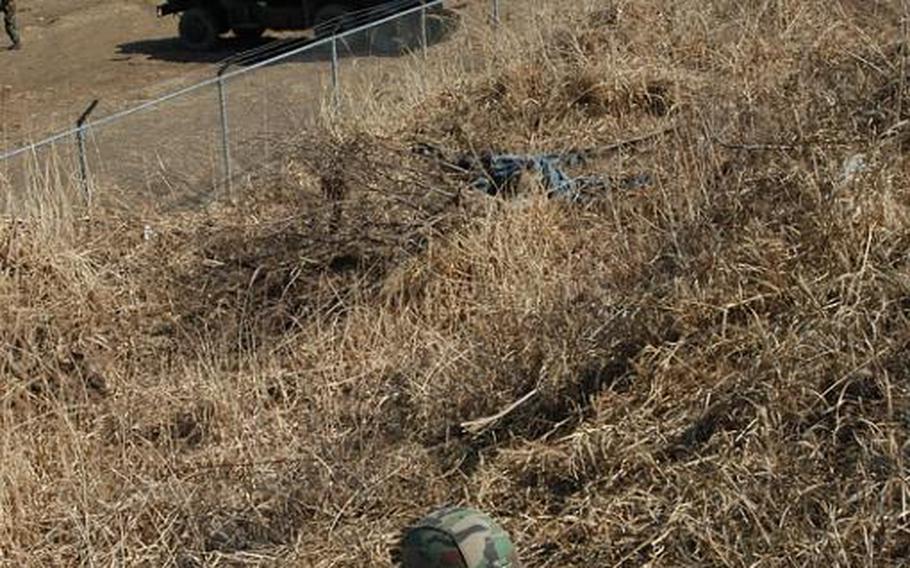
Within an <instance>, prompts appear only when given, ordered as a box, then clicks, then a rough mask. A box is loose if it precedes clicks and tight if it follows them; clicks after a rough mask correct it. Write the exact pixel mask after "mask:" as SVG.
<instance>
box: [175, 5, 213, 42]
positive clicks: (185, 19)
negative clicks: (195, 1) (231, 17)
mask: <svg viewBox="0 0 910 568" xmlns="http://www.w3.org/2000/svg"><path fill="white" fill-rule="evenodd" d="M218 27H219V26H218V21H217V20H216V19H215V16H214V15H213V14H212V13H211V12H209V11H208V10H205V9H204V8H190V9H189V10H187V11H186V12H184V13H183V15H182V16H181V17H180V41H181V42H183V45H185V46H186V47H187V48H189V49H191V50H193V51H206V50H209V49H212V48H213V47H215V44H216V43H217V41H218Z"/></svg>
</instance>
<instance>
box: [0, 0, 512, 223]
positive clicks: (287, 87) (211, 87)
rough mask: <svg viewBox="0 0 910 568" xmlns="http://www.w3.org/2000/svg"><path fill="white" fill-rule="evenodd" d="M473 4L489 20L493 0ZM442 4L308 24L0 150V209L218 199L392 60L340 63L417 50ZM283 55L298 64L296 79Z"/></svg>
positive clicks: (437, 26)
mask: <svg viewBox="0 0 910 568" xmlns="http://www.w3.org/2000/svg"><path fill="white" fill-rule="evenodd" d="M484 1H485V2H489V3H490V4H489V7H488V10H489V12H488V13H489V15H490V19H491V21H492V22H493V23H494V24H498V23H499V22H500V17H501V16H500V5H499V1H500V0H484ZM444 3H445V2H444V0H398V1H397V2H394V3H389V4H386V5H384V6H383V7H382V8H381V9H379V10H373V11H371V12H367V11H362V12H357V13H353V14H349V15H346V16H343V17H341V18H338V19H336V20H333V22H331V25H330V26H328V27H326V26H323V27H322V28H318V29H316V30H315V32H316V38H315V39H308V38H303V39H295V40H289V41H276V42H273V43H274V45H273V44H266V45H264V46H262V47H260V48H257V49H253V50H249V51H246V52H242V53H239V54H237V55H236V56H234V57H232V58H230V59H228V60H227V61H225V62H224V64H223V65H221V66H220V67H219V68H218V69H217V72H216V73H215V74H214V75H213V76H212V77H210V78H207V79H205V80H203V81H201V82H198V83H196V84H193V85H191V86H188V87H185V88H182V89H179V90H176V91H174V92H171V93H168V94H166V95H164V96H161V97H159V98H156V99H154V100H150V101H147V102H144V103H142V104H139V105H137V106H134V107H131V108H127V109H124V110H122V111H119V112H116V113H113V114H111V115H108V116H105V117H103V118H98V119H93V120H89V119H88V118H87V117H88V113H89V112H90V111H91V109H89V111H88V112H86V113H85V114H84V115H83V116H82V117H81V118H80V119H79V121H78V122H77V124H76V126H74V127H73V128H71V129H69V130H66V131H64V132H60V133H57V134H54V135H53V136H50V137H48V138H46V139H44V140H41V141H38V142H35V143H32V144H28V145H26V146H23V147H20V148H15V149H12V150H8V151H5V152H0V213H6V214H11V215H19V214H26V213H28V212H32V211H35V210H46V209H49V208H52V209H53V208H67V207H68V208H73V207H78V206H81V205H85V204H89V205H90V204H93V203H99V202H103V203H104V204H105V205H110V206H124V207H130V208H135V207H137V206H138V203H139V202H141V206H143V207H152V208H158V207H159V206H163V207H166V208H168V207H174V206H176V207H183V206H187V205H192V204H194V203H199V202H205V201H210V200H212V199H214V198H217V197H218V196H219V195H220V192H221V191H223V190H230V189H231V182H232V180H234V179H235V178H236V177H237V176H238V175H239V174H241V173H243V172H249V171H251V170H253V169H255V168H256V167H258V166H260V165H262V164H264V163H267V162H268V161H269V160H273V159H274V158H275V156H274V155H273V154H272V151H273V149H274V148H275V144H276V140H277V139H280V138H281V137H282V136H285V135H287V136H290V135H292V134H294V133H299V132H302V131H306V130H307V129H309V128H312V127H314V126H315V125H316V124H317V122H318V120H319V114H320V112H319V111H320V109H321V108H323V107H324V106H325V105H327V104H328V105H329V107H330V108H332V109H333V110H334V111H343V98H344V95H345V81H346V80H354V79H355V78H356V77H358V76H367V75H369V74H370V73H372V72H373V71H375V69H377V68H381V69H382V70H383V72H388V71H389V69H394V66H395V63H394V58H393V57H384V59H383V60H382V61H381V62H380V63H378V64H377V63H375V62H374V63H369V64H367V63H364V64H363V65H360V66H357V65H356V64H355V63H350V62H349V61H354V60H356V59H358V58H361V57H367V58H369V57H370V56H374V55H379V56H387V55H389V54H390V53H392V52H396V53H398V54H401V53H417V54H422V55H423V56H424V57H426V56H427V53H428V50H429V48H430V44H431V43H432V42H433V41H434V39H436V38H437V36H444V35H445V33H446V29H445V27H446V25H448V24H449V21H448V20H446V19H445V17H443V16H444V15H445V12H444V11H443V10H444V6H443V5H444ZM288 63H295V64H300V65H301V66H303V68H304V71H305V75H304V76H305V77H306V80H305V81H303V80H301V73H300V69H299V68H294V67H289V66H287V65H285V64H288ZM371 65H372V67H370V66H371ZM355 67H356V68H355ZM138 195H141V199H137V196H138Z"/></svg>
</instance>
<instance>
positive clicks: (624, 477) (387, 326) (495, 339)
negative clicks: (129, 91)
mask: <svg viewBox="0 0 910 568" xmlns="http://www.w3.org/2000/svg"><path fill="white" fill-rule="evenodd" d="M582 4H583V5H584V9H583V10H579V12H578V13H576V14H570V15H566V14H565V13H564V12H563V13H562V15H561V17H563V18H568V20H563V21H562V23H561V25H558V26H544V27H545V28H546V29H545V30H542V31H539V33H537V32H535V33H529V34H528V35H527V37H521V38H517V39H515V38H513V39H514V41H518V42H519V43H521V42H524V43H523V45H524V46H525V47H526V48H527V49H525V50H524V51H523V52H522V55H520V56H518V55H516V54H515V52H512V51H509V52H498V51H496V50H495V48H492V47H491V48H489V49H490V52H489V53H488V55H489V56H490V57H495V58H499V59H497V61H498V62H499V64H498V65H496V66H491V68H490V70H489V71H487V72H485V73H478V74H477V75H474V76H464V77H451V78H450V79H449V82H448V83H446V82H442V83H440V85H438V86H437V87H436V89H435V91H434V94H432V96H428V97H427V99H426V100H424V101H422V102H421V103H420V104H419V105H418V106H417V107H415V108H411V109H408V110H407V113H405V114H400V115H396V114H394V113H391V112H390V114H389V120H390V123H389V124H388V127H387V128H386V129H385V132H383V133H382V135H381V136H380V135H379V134H377V133H375V132H371V131H369V129H365V128H358V127H357V126H356V125H342V126H340V127H338V128H336V129H333V130H331V131H326V132H323V133H320V134H319V135H318V140H319V141H320V144H314V143H313V141H312V139H310V140H308V141H307V142H306V143H301V142H300V141H289V142H288V143H287V151H286V160H284V161H283V162H282V163H281V164H276V167H275V168H273V169H271V170H270V171H269V172H268V173H267V174H263V177H262V178H261V179H259V180H257V184H258V185H257V187H258V188H259V191H257V192H256V193H255V194H253V195H252V196H250V197H247V198H244V199H243V200H242V201H241V202H239V203H233V204H226V205H224V206H222V207H220V208H217V209H213V210H211V211H207V212H205V213H199V212H194V213H187V214H185V215H183V216H179V217H177V216H171V217H167V218H155V219H142V220H137V219H128V218H125V217H124V218H107V219H101V218H95V219H94V220H92V221H84V222H80V223H78V224H77V225H75V226H74V227H72V228H71V229H70V231H71V234H70V238H69V239H67V240H66V241H65V242H64V241H61V240H58V239H56V238H54V237H51V236H48V235H47V233H46V231H42V230H41V229H40V227H37V226H34V225H30V224H27V223H16V224H7V225H4V226H3V227H2V229H0V310H2V318H0V341H2V343H3V345H4V351H3V357H2V358H0V378H2V381H0V417H2V421H0V444H2V449H3V458H4V459H3V462H2V464H0V558H2V559H3V561H4V562H10V563H12V564H22V565H25V564H41V565H48V564H62V565H70V564H79V563H88V562H93V563H98V564H102V563H104V564H109V563H116V564H150V565H176V566H202V565H220V564H231V565H245V564H257V565H258V564H292V565H303V566H374V565H388V564H389V563H390V556H389V554H390V550H391V548H392V546H393V545H394V540H395V538H396V537H397V535H398V534H399V533H400V530H401V528H402V527H403V526H404V525H405V524H406V523H407V522H409V521H410V520H413V519H414V518H415V517H417V516H419V515H420V514H421V513H423V512H425V511H427V510H428V509H430V508H432V507H435V506H437V505H438V504H440V503H444V502H462V503H467V504H470V505H472V506H477V507H480V508H482V509H485V510H486V511H488V512H490V513H491V514H492V515H494V516H495V517H497V518H498V519H500V520H501V521H502V522H503V524H504V525H505V526H506V528H507V529H509V530H510V531H511V533H512V534H513V536H514V537H515V540H516V541H517V544H518V546H519V549H520V550H521V556H522V558H523V559H524V560H525V562H526V563H527V564H528V565H529V566H638V565H655V566H703V565H732V566H747V565H748V566H754V565H762V566H764V565H791V564H792V565H822V564H829V565H838V566H846V565H850V566H853V565H857V566H890V565H899V564H901V563H902V562H905V561H906V559H907V558H908V557H910V513H908V505H907V502H908V497H910V487H908V481H910V480H908V473H907V471H908V470H907V465H906V464H907V460H908V459H910V444H908V434H910V382H908V381H910V355H908V353H910V350H908V348H910V321H908V309H910V303H908V301H907V297H908V292H910V259H908V253H907V251H908V246H910V231H908V229H910V218H908V206H910V193H908V191H910V190H908V188H910V168H908V166H910V162H908V154H907V148H908V141H907V138H906V135H907V132H910V129H908V128H907V127H906V124H907V122H906V121H907V120H910V96H908V94H910V93H908V90H910V80H908V79H910V77H908V76H906V75H905V74H906V73H907V71H908V69H910V66H908V65H907V61H906V60H905V59H906V58H907V57H908V49H907V47H906V38H904V37H902V35H901V29H900V25H899V22H900V18H901V17H902V16H903V14H902V13H901V12H900V10H899V8H898V7H897V3H894V2H858V1H857V2H848V1H842V2H838V3H835V4H833V5H832V4H831V3H830V2H821V1H808V2H806V1H803V2H796V1H792V2H789V1H784V0H781V1H775V2H763V3H750V2H734V1H732V0H730V1H727V0H712V1H695V0H691V1H689V0H683V1H679V2H673V3H670V4H668V3H666V2H657V1H650V0H643V1H640V2H605V1H591V2H585V3H582ZM551 9H552V8H551ZM542 21H548V20H545V19H544V20H542ZM544 32H546V33H544ZM506 44H507V45H509V46H512V44H511V43H508V42H506ZM392 118H395V120H394V121H393V120H392ZM654 133H657V134H654ZM415 144H434V145H437V146H440V147H445V148H451V149H453V150H455V151H459V152H466V153H478V154H479V153H482V152H484V151H491V152H500V151H514V152H560V151H565V150H569V149H579V148H594V149H600V152H599V153H597V154H596V157H595V158H593V159H591V160H590V161H589V162H588V163H587V164H586V165H585V166H584V168H585V169H586V171H588V173H606V174H611V175H624V174H628V173H632V172H639V171H646V172H648V173H649V174H650V177H651V179H652V180H653V183H651V184H650V185H648V186H646V187H642V188H636V189H634V190H629V191H621V190H618V191H612V192H604V193H603V194H602V195H601V196H600V198H599V199H596V200H594V201H593V202H591V203H587V204H585V205H584V206H581V205H575V204H571V203H565V202H560V201H557V200H548V199H546V197H545V196H544V195H543V193H542V192H541V191H540V188H539V187H537V186H536V185H535V183H533V180H531V181H530V182H528V183H526V184H525V187H524V191H523V192H521V193H522V194H521V195H519V196H518V197H517V198H511V199H503V198H490V197H488V196H486V195H483V194H481V193H480V192H476V191H473V190H470V189H469V188H467V187H466V184H465V183H464V180H463V179H462V178H461V177H459V176H458V175H457V174H453V173H452V172H451V171H449V170H447V169H446V168H445V167H441V166H440V164H439V163H437V162H434V161H433V160H428V159H426V156H421V155H418V154H415V153H414V152H413V151H412V148H413V147H414V145H415ZM143 225H148V226H149V227H150V230H147V231H145V232H144V233H143V231H142V229H141V227H142V226H143ZM67 243H68V244H67ZM73 243H75V244H73Z"/></svg>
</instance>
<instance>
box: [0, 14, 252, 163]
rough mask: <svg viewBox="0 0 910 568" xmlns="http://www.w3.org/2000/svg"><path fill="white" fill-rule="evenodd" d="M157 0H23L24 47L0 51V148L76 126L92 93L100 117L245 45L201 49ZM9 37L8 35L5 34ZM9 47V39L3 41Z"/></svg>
mask: <svg viewBox="0 0 910 568" xmlns="http://www.w3.org/2000/svg"><path fill="white" fill-rule="evenodd" d="M156 4H157V2H155V1H154V0H144V1H143V0H116V1H102V0H75V1H71V0H24V1H21V2H20V5H19V13H20V26H21V27H22V35H23V43H24V49H23V50H22V51H18V52H8V51H0V93H2V96H0V147H2V148H8V147H12V146H16V145H18V144H19V143H21V142H23V141H26V140H29V139H34V138H40V137H41V136H43V135H46V134H47V133H49V132H53V131H56V130H60V129H62V128H65V127H66V126H69V125H71V124H72V123H73V122H74V121H75V120H76V118H77V117H78V116H79V115H80V114H81V112H82V111H83V110H84V109H85V108H86V107H87V106H88V104H89V103H90V102H91V101H92V100H93V99H96V98H97V99H99V106H98V108H97V110H96V111H95V113H96V115H98V116H101V115H104V114H107V113H109V112H112V111H114V110H118V109H120V108H123V106H124V105H125V104H128V103H129V102H131V101H135V100H140V99H145V98H147V97H148V96H151V95H153V94H155V93H159V92H164V91H166V90H169V89H170V88H173V87H174V86H176V84H183V83H185V82H187V81H192V80H194V79H198V78H199V77H200V76H202V75H204V74H206V73H207V72H208V70H209V69H210V68H211V65H212V63H214V62H217V61H218V60H221V59H223V58H224V57H226V56H228V55H230V54H231V53H232V52H234V51H236V50H238V49H242V47H243V46H240V45H238V44H236V43H234V42H232V41H231V40H225V42H224V44H223V49H219V50H216V51H214V52H211V53H204V54H196V53H191V52H187V51H185V50H182V49H181V48H180V46H179V44H178V42H177V37H176V36H177V21H176V19H175V18H173V17H165V18H159V17H158V16H157V14H156V11H155V5H156ZM2 39H3V40H4V41H5V40H6V38H5V36H4V37H3V38H2ZM0 45H2V46H3V47H5V43H0Z"/></svg>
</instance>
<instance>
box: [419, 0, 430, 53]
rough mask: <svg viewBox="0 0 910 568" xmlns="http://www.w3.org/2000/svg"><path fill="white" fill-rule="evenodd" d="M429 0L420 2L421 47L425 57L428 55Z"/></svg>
mask: <svg viewBox="0 0 910 568" xmlns="http://www.w3.org/2000/svg"><path fill="white" fill-rule="evenodd" d="M428 43H429V42H428V40H427V0H421V2H420V48H421V49H422V50H423V58H424V59H426V57H427V45H428Z"/></svg>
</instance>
